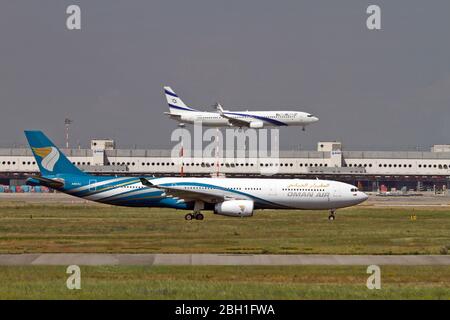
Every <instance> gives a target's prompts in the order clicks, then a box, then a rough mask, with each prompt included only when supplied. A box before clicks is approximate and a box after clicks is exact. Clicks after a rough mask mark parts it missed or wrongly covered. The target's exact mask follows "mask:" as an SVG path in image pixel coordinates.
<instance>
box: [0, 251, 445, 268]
mask: <svg viewBox="0 0 450 320" xmlns="http://www.w3.org/2000/svg"><path fill="white" fill-rule="evenodd" d="M72 264H75V265H92V266H100V265H149V266H151V265H167V266H169V265H193V266H201V265H224V266H227V265H230V266H237V265H255V266H256V265H263V266H277V265H330V266H331V265H349V266H350V265H353V266H358V265H363V266H368V265H372V264H375V265H450V255H397V256H395V255H266V254H261V255H244V254H242V255H233V254H96V253H92V254H90V253H70V254H68V253H55V254H53V253H52V254H0V266H5V265H61V266H68V265H72Z"/></svg>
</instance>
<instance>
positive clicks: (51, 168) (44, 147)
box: [25, 131, 85, 176]
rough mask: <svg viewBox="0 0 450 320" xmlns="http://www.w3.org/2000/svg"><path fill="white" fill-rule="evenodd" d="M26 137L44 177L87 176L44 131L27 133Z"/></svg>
mask: <svg viewBox="0 0 450 320" xmlns="http://www.w3.org/2000/svg"><path fill="white" fill-rule="evenodd" d="M25 136H26V137H27V140H28V144H29V145H30V147H31V150H32V151H33V155H34V157H35V159H36V163H37V164H38V166H39V171H40V172H41V174H42V175H43V176H49V175H56V174H59V173H65V174H77V175H85V173H84V172H83V171H81V170H80V169H78V168H77V167H75V165H74V164H72V162H70V160H69V159H67V158H66V156H65V155H64V154H63V153H62V152H61V151H60V150H59V149H58V148H57V147H56V146H55V145H54V144H53V143H52V142H51V141H50V139H49V138H47V136H46V135H45V134H44V133H43V132H42V131H25Z"/></svg>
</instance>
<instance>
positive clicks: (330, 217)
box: [328, 214, 336, 221]
mask: <svg viewBox="0 0 450 320" xmlns="http://www.w3.org/2000/svg"><path fill="white" fill-rule="evenodd" d="M334 219H336V216H335V215H334V214H330V215H329V216H328V220H330V221H334Z"/></svg>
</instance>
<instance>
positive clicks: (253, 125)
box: [250, 121, 264, 129]
mask: <svg viewBox="0 0 450 320" xmlns="http://www.w3.org/2000/svg"><path fill="white" fill-rule="evenodd" d="M262 127H264V123H263V122H262V121H252V122H250V128H253V129H261V128H262Z"/></svg>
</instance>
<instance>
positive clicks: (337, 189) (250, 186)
mask: <svg viewBox="0 0 450 320" xmlns="http://www.w3.org/2000/svg"><path fill="white" fill-rule="evenodd" d="M152 182H153V183H157V184H158V185H160V186H164V185H167V186H171V187H172V188H177V189H179V190H186V191H194V192H195V191H197V192H201V193H207V194H210V195H214V196H225V197H228V198H229V199H236V198H238V199H246V200H252V201H254V203H255V208H259V209H264V208H278V209H315V210H323V209H337V208H343V207H349V206H353V205H356V204H359V203H361V202H363V201H365V200H367V198H368V196H367V195H366V194H365V193H363V192H361V191H358V189H357V188H356V187H355V186H352V185H350V184H347V183H343V182H338V181H330V180H308V179H305V180H303V179H253V178H157V179H152Z"/></svg>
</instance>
